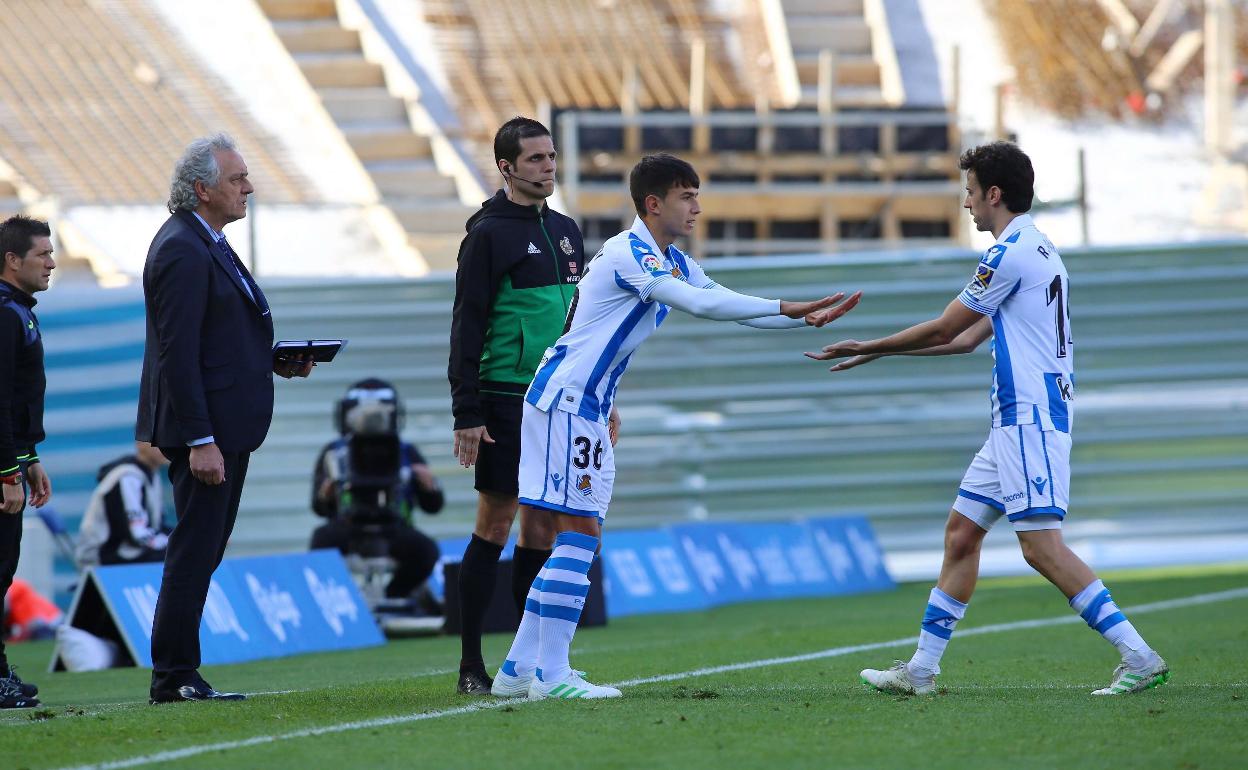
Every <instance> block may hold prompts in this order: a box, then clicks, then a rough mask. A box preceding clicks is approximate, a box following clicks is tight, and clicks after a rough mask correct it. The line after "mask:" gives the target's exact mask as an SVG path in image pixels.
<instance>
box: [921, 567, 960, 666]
mask: <svg viewBox="0 0 1248 770" xmlns="http://www.w3.org/2000/svg"><path fill="white" fill-rule="evenodd" d="M965 614H966V604H964V603H962V602H960V601H958V600H957V599H955V598H953V597H952V596H950V595H949V594H947V593H945V592H944V591H942V590H940V589H939V588H933V589H932V592H931V594H929V595H928V597H927V609H926V610H925V611H924V612H923V623H922V625H920V626H919V647H918V649H916V650H915V651H914V657H912V658H910V669H911V673H915V669H918V673H920V674H924V675H927V676H934V675H936V674H939V673H940V658H941V656H942V655H944V654H945V646H946V645H947V644H949V639H950V638H951V637H952V636H953V629H954V627H955V626H957V625H958V621H959V620H961V619H962V617H963V616H964V615H965Z"/></svg>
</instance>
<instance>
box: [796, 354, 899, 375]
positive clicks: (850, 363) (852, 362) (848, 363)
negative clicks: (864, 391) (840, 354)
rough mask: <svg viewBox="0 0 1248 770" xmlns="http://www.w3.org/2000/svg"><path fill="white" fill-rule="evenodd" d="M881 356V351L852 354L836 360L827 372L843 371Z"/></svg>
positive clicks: (882, 355)
mask: <svg viewBox="0 0 1248 770" xmlns="http://www.w3.org/2000/svg"><path fill="white" fill-rule="evenodd" d="M807 355H810V354H809V353H807ZM883 357H884V354H883V353H869V354H867V355H865V356H854V357H853V358H848V359H846V360H844V361H838V362H837V363H836V365H834V366H832V367H830V368H829V369H828V371H829V372H843V371H846V370H848V369H853V368H854V367H855V366H862V365H863V364H869V363H871V362H872V361H875V360H876V359H879V358H883Z"/></svg>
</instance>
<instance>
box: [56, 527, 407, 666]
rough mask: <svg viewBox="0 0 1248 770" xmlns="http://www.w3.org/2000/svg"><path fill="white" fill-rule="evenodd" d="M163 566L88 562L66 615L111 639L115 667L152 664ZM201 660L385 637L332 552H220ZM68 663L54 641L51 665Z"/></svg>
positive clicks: (353, 644)
mask: <svg viewBox="0 0 1248 770" xmlns="http://www.w3.org/2000/svg"><path fill="white" fill-rule="evenodd" d="M163 569H164V565H162V564H130V565H117V566H107V567H92V568H89V569H88V570H87V571H86V573H85V574H84V575H83V579H82V582H81V584H80V585H79V587H78V593H77V594H76V595H75V597H74V602H73V604H72V605H71V607H70V610H69V620H68V623H69V625H70V626H73V627H74V628H78V629H81V630H83V631H86V632H88V633H90V634H93V635H94V636H96V637H99V638H101V639H104V640H106V641H110V642H113V643H115V644H116V645H117V647H118V650H117V652H118V656H117V659H116V660H115V661H114V665H115V666H143V667H145V668H150V667H151V665H152V657H151V639H152V618H153V616H154V615H155V612H156V597H157V595H158V593H159V590H160V581H161V574H162V572H163ZM199 640H200V646H201V650H202V658H203V663H204V665H209V666H211V665H219V664H223V663H242V662H244V661H249V660H258V659H260V658H281V657H286V656H288V655H297V654H300V653H305V652H324V651H328V650H346V649H354V648H358V647H372V646H376V645H380V644H382V643H384V642H385V639H384V637H382V634H381V630H380V629H378V627H377V624H376V622H375V621H374V620H373V616H372V613H370V612H369V610H368V606H367V605H366V604H365V602H364V599H363V597H362V596H361V595H360V592H359V590H358V589H357V588H356V585H355V581H354V580H352V578H351V576H350V574H348V572H347V567H346V564H345V563H344V562H343V560H342V556H341V555H340V554H339V553H338V552H337V551H333V550H324V551H311V552H309V553H299V554H286V555H280V556H262V557H254V558H245V559H226V560H224V561H223V562H222V563H221V566H220V567H218V568H217V571H216V572H215V573H214V574H213V577H212V583H211V586H210V587H209V589H208V600H207V602H206V603H205V604H204V616H203V620H202V621H201V622H200V627H199ZM68 668H73V667H72V666H71V665H67V661H66V659H65V655H64V651H63V649H62V642H60V641H58V643H57V646H56V648H55V649H54V651H53V653H52V662H51V664H50V665H49V670H50V671H64V670H66V669H68Z"/></svg>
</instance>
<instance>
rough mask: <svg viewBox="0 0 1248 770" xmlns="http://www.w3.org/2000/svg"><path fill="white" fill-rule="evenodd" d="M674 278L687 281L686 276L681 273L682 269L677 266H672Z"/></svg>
mask: <svg viewBox="0 0 1248 770" xmlns="http://www.w3.org/2000/svg"><path fill="white" fill-rule="evenodd" d="M672 277H673V278H679V279H680V280H682V281H683V280H685V274H684V273H682V272H680V268H679V267H677V266H676V265H672Z"/></svg>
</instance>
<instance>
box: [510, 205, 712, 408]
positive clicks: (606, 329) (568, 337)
mask: <svg viewBox="0 0 1248 770" xmlns="http://www.w3.org/2000/svg"><path fill="white" fill-rule="evenodd" d="M671 280H680V281H685V282H687V283H688V284H689V285H690V286H694V287H697V288H711V287H713V286H715V282H714V281H712V280H711V279H710V278H708V277H707V276H706V273H704V272H703V271H702V268H701V267H700V266H699V265H698V263H697V262H695V261H694V260H693V259H692V258H691V257H689V256H687V255H686V254H685V253H684V252H682V251H681V250H680V249H677V248H676V247H675V246H668V247H667V252H666V253H661V252H660V251H659V247H658V245H657V244H656V243H655V242H654V238H653V237H652V236H651V235H650V231H649V230H647V229H646V225H645V223H643V222H642V221H641V218H640V217H637V218H636V219H635V220H634V221H633V226H632V227H631V228H630V229H628V230H625V231H624V232H622V233H620V234H619V235H616V236H614V237H612V238H611V239H610V240H608V241H607V242H606V243H605V244H603V247H602V250H601V251H599V252H598V254H597V255H596V256H594V258H593V259H592V260H590V261H589V263H588V264H587V265H586V266H585V273H584V275H582V276H581V280H580V282H579V283H578V284H577V287H576V296H575V297H574V298H573V300H572V307H571V308H570V309H569V310H568V321H567V324H566V325H565V327H564V332H563V336H561V337H560V338H559V339H558V340H556V341H555V344H554V345H552V346H551V347H549V348H547V349H546V353H545V355H543V356H542V360H541V362H540V363H539V364H538V367H537V374H536V375H535V376H534V377H533V382H532V384H530V385H529V390H528V393H527V394H526V395H525V400H526V401H528V402H529V403H530V404H532V405H534V406H535V407H537V408H538V409H541V410H542V411H544V412H546V411H550V410H551V409H552V408H557V409H560V410H563V411H565V412H571V413H572V414H576V415H580V416H581V417H584V418H585V419H587V420H595V421H597V422H601V423H604V424H605V423H606V422H607V418H608V417H609V415H610V413H611V403H612V402H613V401H614V400H615V390H616V388H617V387H618V386H619V383H620V377H621V376H622V375H623V374H624V370H625V369H626V368H628V360H629V358H630V357H631V356H632V355H633V351H635V350H637V348H638V347H639V346H640V345H641V343H642V342H644V341H645V340H646V338H647V337H649V336H650V335H651V334H653V333H654V331H655V329H657V328H659V324H661V323H663V319H664V318H665V317H666V316H667V314H668V312H669V308H668V306H667V305H664V304H663V303H661V302H658V301H654V300H651V299H650V293H651V292H652V291H654V287H655V286H656V285H658V284H659V283H661V282H663V281H671Z"/></svg>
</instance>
